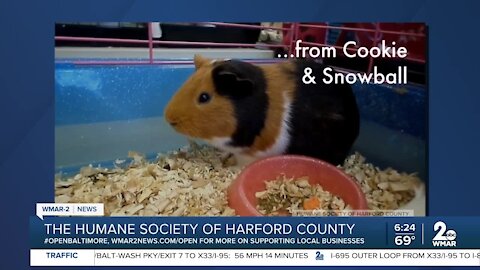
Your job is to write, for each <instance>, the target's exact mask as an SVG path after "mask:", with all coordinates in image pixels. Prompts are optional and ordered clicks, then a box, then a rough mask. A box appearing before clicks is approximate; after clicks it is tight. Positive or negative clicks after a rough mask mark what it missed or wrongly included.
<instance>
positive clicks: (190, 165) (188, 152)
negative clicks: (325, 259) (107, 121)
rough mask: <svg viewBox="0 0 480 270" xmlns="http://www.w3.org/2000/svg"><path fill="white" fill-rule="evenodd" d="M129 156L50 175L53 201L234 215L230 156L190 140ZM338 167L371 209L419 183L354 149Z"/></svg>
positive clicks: (108, 209) (114, 209) (401, 199)
mask: <svg viewBox="0 0 480 270" xmlns="http://www.w3.org/2000/svg"><path fill="white" fill-rule="evenodd" d="M129 157H130V158H131V159H132V161H131V162H130V163H128V162H126V161H125V160H116V161H115V162H114V165H115V166H116V167H115V168H113V169H105V168H95V167H92V166H88V167H84V168H82V169H81V170H80V172H79V173H78V174H77V175H75V176H74V177H69V178H66V179H65V178H62V177H55V178H56V179H55V202H57V203H68V202H70V203H104V205H105V215H111V216H131V215H133V216H233V215H235V211H234V210H233V209H231V208H230V207H228V204H227V191H226V190H227V188H228V186H229V185H230V183H231V182H232V180H233V179H235V178H236V176H237V175H238V173H239V172H240V169H239V168H238V167H234V166H231V165H233V164H235V161H234V159H232V158H231V157H227V156H226V155H225V154H224V153H222V152H220V151H218V150H216V149H214V148H213V147H210V146H206V145H202V146H200V145H197V144H195V143H191V144H190V146H189V147H187V148H185V149H181V150H179V151H174V152H171V153H168V154H167V155H164V156H159V158H158V160H157V161H155V162H148V161H147V160H146V159H145V158H144V157H143V156H142V155H140V154H138V153H135V152H130V153H129ZM339 168H341V169H342V170H344V171H345V172H346V173H347V174H349V175H350V176H352V177H353V178H354V179H356V180H357V181H358V182H359V184H360V186H361V188H362V190H363V191H364V192H365V194H366V197H367V202H368V205H369V207H370V209H372V210H391V209H392V210H393V209H398V208H399V207H401V206H402V205H404V204H406V203H407V202H409V201H410V200H411V199H412V198H413V196H414V193H415V192H414V189H415V187H416V185H418V184H419V183H420V179H419V178H418V177H417V176H416V175H415V174H406V173H399V172H397V171H395V170H393V169H391V168H388V169H385V170H380V169H379V168H378V167H375V166H374V165H372V164H370V163H365V158H364V157H363V156H361V155H360V154H359V153H355V154H353V155H351V156H350V157H348V158H347V159H346V160H345V163H344V164H343V166H339ZM304 180H305V179H304ZM302 183H303V182H302ZM307 183H308V182H307ZM267 185H268V184H267ZM296 185H297V186H298V183H297V184H296ZM300 185H302V184H300ZM285 188H286V187H285ZM290 189H291V187H290ZM294 189H295V188H294ZM310 189H313V191H311V193H312V192H313V193H315V194H317V193H318V195H319V197H320V195H321V201H322V202H324V201H325V200H327V201H328V200H329V199H330V198H333V199H334V200H337V201H336V202H335V203H334V204H333V205H332V204H331V203H330V204H328V203H323V204H322V206H330V207H333V208H332V209H335V207H339V209H338V210H341V209H340V208H341V207H342V206H343V207H347V206H345V204H344V203H343V201H342V200H341V199H340V198H336V197H335V196H331V195H328V194H326V193H325V191H322V190H321V187H320V189H318V187H310ZM310 195H312V194H310ZM329 196H331V197H329ZM305 198H306V197H304V198H302V199H303V200H304V199H305ZM298 201H301V200H298ZM295 203H297V202H296V201H295ZM342 203H343V204H342ZM295 205H296V207H298V205H299V204H295ZM287 207H288V206H287ZM272 209H273V208H272ZM276 209H277V210H278V209H280V208H279V207H277V208H276ZM344 209H346V208H344Z"/></svg>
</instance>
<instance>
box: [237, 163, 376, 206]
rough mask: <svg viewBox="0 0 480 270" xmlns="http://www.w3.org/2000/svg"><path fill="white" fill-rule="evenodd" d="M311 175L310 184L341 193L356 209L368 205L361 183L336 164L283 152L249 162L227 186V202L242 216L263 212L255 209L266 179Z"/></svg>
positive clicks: (341, 196) (339, 194)
mask: <svg viewBox="0 0 480 270" xmlns="http://www.w3.org/2000/svg"><path fill="white" fill-rule="evenodd" d="M280 175H285V176H286V177H287V178H292V177H303V176H308V179H309V182H310V184H311V185H315V184H319V185H320V186H322V187H323V189H324V190H326V191H329V192H330V193H332V194H334V195H337V196H339V197H340V198H342V199H343V200H344V201H345V203H347V204H349V205H350V207H351V208H352V209H353V210H366V209H368V205H367V200H366V198H365V194H364V193H363V192H362V190H361V189H360V186H359V185H358V184H357V182H355V181H354V180H352V179H351V178H350V177H349V176H348V175H346V174H345V173H344V172H343V171H341V170H340V169H338V168H337V167H335V166H333V165H331V164H329V163H327V162H324V161H321V160H319V159H315V158H310V157H305V156H296V155H284V156H275V157H269V158H265V159H261V160H258V161H256V162H254V163H252V164H250V165H248V166H247V167H246V168H245V169H244V170H243V171H242V172H241V173H240V175H239V176H238V177H237V179H235V181H234V182H233V183H232V185H231V186H230V187H229V189H228V204H229V206H230V207H231V208H232V209H235V211H236V214H237V215H240V216H262V214H261V213H259V212H258V211H257V209H256V205H257V198H256V197H255V193H257V192H259V191H262V190H265V181H271V180H275V179H277V177H278V176H280Z"/></svg>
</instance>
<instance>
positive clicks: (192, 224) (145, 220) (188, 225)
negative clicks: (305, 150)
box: [30, 217, 480, 249]
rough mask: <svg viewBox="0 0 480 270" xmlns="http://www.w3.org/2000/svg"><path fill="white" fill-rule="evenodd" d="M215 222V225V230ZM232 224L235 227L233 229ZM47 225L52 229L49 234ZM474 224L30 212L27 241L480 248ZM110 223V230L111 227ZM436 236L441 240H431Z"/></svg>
mask: <svg viewBox="0 0 480 270" xmlns="http://www.w3.org/2000/svg"><path fill="white" fill-rule="evenodd" d="M62 224H63V225H62ZM65 224H67V226H69V228H70V231H69V233H66V232H60V231H56V232H52V231H51V230H52V228H53V227H54V226H55V227H56V228H57V230H59V229H58V228H60V227H61V226H65ZM128 224H131V225H129V226H130V229H131V230H130V231H128V232H127V233H125V232H121V233H119V231H118V227H119V226H122V228H127V225H128ZM215 224H216V225H215ZM435 224H436V225H435ZM97 226H98V227H101V228H102V229H105V231H103V232H101V233H100V232H99V231H98V230H95V231H93V232H90V233H86V231H85V228H89V229H87V230H88V231H90V229H91V228H93V227H97ZM103 226H105V227H103ZM110 226H112V227H113V228H110ZM217 226H218V229H217V230H214V228H216V227H217ZM247 226H255V227H254V228H258V229H259V230H256V231H255V230H254V231H246V230H240V231H239V230H238V228H242V227H243V228H244V229H245V228H247ZM233 227H235V228H237V229H235V230H233V229H232V228H233ZM275 227H278V228H279V230H278V231H273V232H272V233H270V232H271V230H272V229H271V228H275ZM422 227H423V228H424V229H422ZM434 227H435V228H434ZM47 228H48V229H49V230H50V231H49V233H48V234H47ZM77 228H83V231H82V230H77ZM172 228H177V229H176V230H177V231H176V232H177V233H174V232H173V231H170V230H171V229H172ZM478 228H480V217H476V218H472V217H470V218H458V217H444V218H437V217H403V218H397V217H388V218H385V217H383V218H382V217H365V218H360V217H340V218H318V217H317V218H316V217H270V218H253V217H248V218H247V217H215V218H213V217H134V218H125V217H78V218H77V217H75V218H61V217H47V218H45V219H44V220H43V221H42V220H40V219H39V218H38V217H31V218H30V241H31V245H30V247H31V248H35V249H48V248H52V249H59V248H85V249H89V248H90V249H92V248H95V249H101V248H105V249H119V248H120V249H121V248H128V249H132V248H142V249H178V248H181V249H189V248H190V249H198V248H211V249H248V248H268V249H285V248H292V249H294V248H299V249H305V248H365V249H367V248H368V249H382V248H451V247H454V248H465V249H476V248H480V242H479V241H478V239H480V232H479V231H478ZM109 229H111V230H110V231H109ZM335 230H336V231H335ZM436 236H437V237H438V238H439V239H443V240H440V241H436V242H435V241H433V239H434V237H436ZM47 238H49V239H47ZM58 238H70V239H74V240H75V241H78V242H77V243H71V244H68V243H62V244H60V243H48V242H50V241H53V240H52V239H58ZM81 238H91V239H93V238H105V239H106V242H105V243H103V244H99V243H95V244H93V243H87V244H85V243H82V242H81V241H82V240H81ZM118 238H123V239H126V238H129V239H132V240H129V242H127V243H125V242H121V243H115V242H114V241H118ZM167 238H169V239H167ZM205 238H213V242H210V243H209V241H203V240H205ZM221 238H224V239H225V238H228V239H229V240H233V241H234V242H230V243H225V242H222V243H219V242H217V239H221ZM269 238H270V239H271V240H272V239H275V240H272V241H273V243H272V242H271V241H270V240H267V239H269ZM46 239H47V240H46ZM170 239H174V240H170ZM182 239H183V240H185V241H184V242H182V243H179V242H178V241H179V240H182ZM262 239H263V240H262ZM165 241H168V243H165ZM338 241H341V242H338ZM434 242H435V243H434Z"/></svg>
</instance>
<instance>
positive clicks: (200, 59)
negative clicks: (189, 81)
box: [193, 54, 210, 69]
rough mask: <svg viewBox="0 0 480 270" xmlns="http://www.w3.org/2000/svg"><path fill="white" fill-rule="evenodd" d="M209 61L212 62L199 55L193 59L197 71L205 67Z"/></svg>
mask: <svg viewBox="0 0 480 270" xmlns="http://www.w3.org/2000/svg"><path fill="white" fill-rule="evenodd" d="M209 61H210V60H209V59H207V58H205V57H203V56H201V55H199V54H195V56H194V57H193V62H194V63H195V69H199V68H200V67H201V66H203V65H205V64H206V63H208V62H209Z"/></svg>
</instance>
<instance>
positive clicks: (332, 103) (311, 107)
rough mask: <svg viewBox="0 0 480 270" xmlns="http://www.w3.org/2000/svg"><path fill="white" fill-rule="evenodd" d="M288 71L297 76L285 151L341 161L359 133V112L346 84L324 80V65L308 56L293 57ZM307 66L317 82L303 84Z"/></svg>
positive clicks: (329, 160)
mask: <svg viewBox="0 0 480 270" xmlns="http://www.w3.org/2000/svg"><path fill="white" fill-rule="evenodd" d="M295 65H296V70H295V72H290V76H293V77H292V79H295V80H296V85H297V87H296V91H295V96H294V100H293V102H292V109H291V116H290V117H291V119H290V135H291V139H290V144H289V147H288V150H287V152H288V153H290V154H301V155H307V156H312V157H316V158H319V159H322V160H325V161H327V162H330V163H332V164H335V165H337V164H341V163H343V161H344V159H345V158H346V157H347V155H348V153H349V151H350V148H351V147H352V145H353V143H354V142H355V140H356V138H357V136H358V133H359V125H360V123H359V122H360V120H359V113H358V108H357V103H356V100H355V96H354V94H353V92H352V88H351V86H350V85H348V84H343V85H342V84H324V83H323V81H322V78H323V69H324V68H325V67H327V66H325V65H323V64H320V63H316V62H314V61H311V60H298V61H295ZM306 67H309V68H312V70H313V73H312V75H313V76H315V82H316V84H304V83H303V82H302V77H303V75H304V69H305V68H306Z"/></svg>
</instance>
